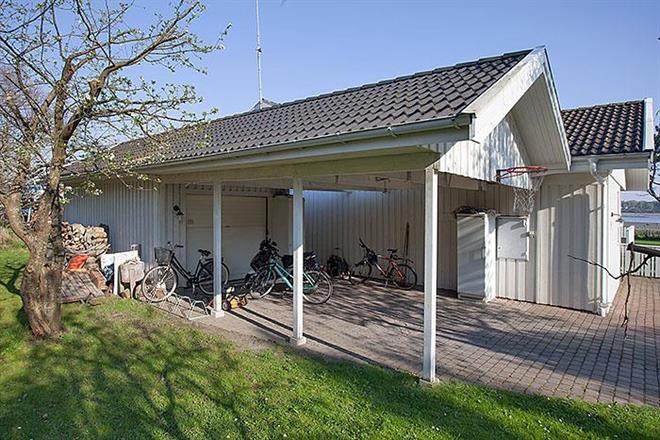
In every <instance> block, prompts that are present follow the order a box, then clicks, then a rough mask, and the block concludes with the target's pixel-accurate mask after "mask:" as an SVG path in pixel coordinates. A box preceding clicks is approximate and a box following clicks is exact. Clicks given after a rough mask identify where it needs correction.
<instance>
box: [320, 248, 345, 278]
mask: <svg viewBox="0 0 660 440" xmlns="http://www.w3.org/2000/svg"><path fill="white" fill-rule="evenodd" d="M334 250H335V251H337V253H336V254H332V255H330V257H328V262H327V263H326V265H325V268H324V269H325V272H326V273H327V274H328V275H330V277H331V278H341V279H342V280H350V279H351V267H350V266H349V265H348V262H347V261H346V259H345V258H344V256H343V252H342V249H341V248H339V247H336V248H335V249H334Z"/></svg>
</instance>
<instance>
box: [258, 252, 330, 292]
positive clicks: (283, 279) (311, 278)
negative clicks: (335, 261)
mask: <svg viewBox="0 0 660 440" xmlns="http://www.w3.org/2000/svg"><path fill="white" fill-rule="evenodd" d="M285 257H286V256H285ZM310 257H311V255H309V254H308V255H306V258H305V268H304V270H303V299H304V300H305V301H306V302H308V303H311V304H323V303H325V302H326V301H328V300H329V299H330V297H331V296H332V291H333V284H332V280H331V279H330V277H329V276H328V275H327V274H326V273H325V272H322V271H320V270H318V268H317V267H316V263H315V260H316V257H315V256H314V257H313V258H310ZM312 260H314V261H312ZM252 267H253V269H255V270H256V274H255V275H254V276H253V277H252V278H251V280H250V296H252V298H263V297H264V296H266V295H268V294H269V293H271V292H272V291H273V289H274V288H275V285H276V284H283V285H284V286H286V290H288V291H292V290H293V270H291V268H287V267H284V264H283V263H282V256H281V255H280V253H279V250H278V249H277V243H275V242H274V241H272V240H271V239H266V240H263V241H262V242H261V244H260V245H259V253H258V254H257V255H256V256H255V257H254V258H253V259H252Z"/></svg>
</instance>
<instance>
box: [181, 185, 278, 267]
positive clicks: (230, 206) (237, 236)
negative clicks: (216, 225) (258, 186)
mask: <svg viewBox="0 0 660 440" xmlns="http://www.w3.org/2000/svg"><path fill="white" fill-rule="evenodd" d="M266 205H267V199H266V198H264V197H235V196H225V197H223V198H222V256H223V258H224V261H225V264H226V265H227V266H228V267H229V272H230V274H231V275H230V278H232V279H236V278H242V277H243V276H245V274H246V273H248V272H249V271H250V260H252V257H253V256H254V254H256V253H257V250H258V249H259V243H260V242H261V240H263V239H264V238H266V224H267V219H266ZM186 211H187V212H186V248H187V249H186V259H187V263H188V268H189V269H190V270H194V269H195V265H196V264H197V260H198V259H199V253H198V252H197V249H200V248H201V249H207V250H210V251H212V250H213V199H212V197H211V196H210V195H206V194H189V195H188V196H187V197H186Z"/></svg>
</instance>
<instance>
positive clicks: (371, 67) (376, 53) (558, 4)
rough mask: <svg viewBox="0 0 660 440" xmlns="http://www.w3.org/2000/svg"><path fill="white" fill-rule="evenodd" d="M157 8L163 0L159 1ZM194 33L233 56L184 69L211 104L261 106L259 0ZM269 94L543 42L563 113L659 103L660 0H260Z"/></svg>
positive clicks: (239, 0)
mask: <svg viewBox="0 0 660 440" xmlns="http://www.w3.org/2000/svg"><path fill="white" fill-rule="evenodd" d="M155 3H157V2H155ZM206 4H207V11H206V12H205V14H204V15H203V17H202V18H201V19H200V20H199V21H198V22H197V24H196V25H194V26H193V29H194V30H195V31H196V32H197V33H198V34H200V35H201V36H202V37H204V38H207V39H209V40H212V39H214V38H215V37H216V36H217V35H218V34H219V33H220V32H221V31H222V30H223V29H224V28H225V26H226V25H227V24H228V23H231V24H232V27H231V30H230V33H229V35H228V36H227V37H226V39H225V47H226V48H225V50H224V51H222V52H216V53H214V54H213V55H212V56H210V57H207V58H206V59H205V60H203V64H204V65H205V66H206V67H207V68H208V72H209V73H208V75H207V76H206V77H202V76H197V75H192V76H189V74H186V75H187V76H186V79H185V80H186V81H191V82H193V83H194V84H195V85H196V86H197V88H198V91H199V92H200V93H201V94H202V95H203V96H204V97H205V103H204V104H202V106H201V108H210V107H217V108H219V110H220V112H221V114H223V115H227V114H232V113H237V112H242V111H246V110H249V109H250V108H251V107H252V105H254V104H255V103H256V102H257V100H258V91H257V75H256V60H255V27H256V26H255V10H254V0H236V1H218V0H215V1H214V0H207V2H206ZM260 7H261V33H262V48H263V58H262V64H263V84H264V95H265V97H266V98H268V99H271V100H274V101H277V102H285V101H289V100H293V99H298V98H304V97H307V96H313V95H317V94H319V93H325V92H330V91H333V90H338V89H342V88H347V87H352V86H358V85H361V84H365V83H369V82H374V81H379V80H383V79H387V78H392V77H396V76H399V75H406V74H410V73H414V72H418V71H423V70H428V69H433V68H436V67H441V66H446V65H451V64H454V63H458V62H464V61H470V60H474V59H478V58H481V57H487V56H493V55H498V54H502V53H505V52H512V51H517V50H522V49H528V48H533V47H536V46H539V45H545V46H546V48H547V50H548V53H549V57H550V62H551V66H552V70H553V74H554V77H555V81H556V84H557V90H558V93H559V98H560V104H561V106H562V108H570V107H576V106H584V105H591V104H597V103H604V102H612V101H622V100H629V99H640V98H644V97H648V96H650V97H653V98H654V100H655V102H656V103H658V105H656V107H657V108H660V40H658V37H660V1H657V0H655V1H635V0H632V1H631V0H628V1H596V2H594V1H582V2H577V1H570V2H569V1H550V2H543V1H525V2H511V1H460V2H448V1H431V0H407V1H394V0H381V1H375V0H350V1H349V0H334V1H329V0H326V1H318V0H304V1H303V0H285V1H282V0H272V1H269V0H261V1H260Z"/></svg>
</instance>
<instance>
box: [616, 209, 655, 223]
mask: <svg viewBox="0 0 660 440" xmlns="http://www.w3.org/2000/svg"><path fill="white" fill-rule="evenodd" d="M621 216H622V217H623V221H624V223H625V224H627V225H640V224H648V225H660V214H658V213H654V214H640V213H634V212H624V213H622V214H621Z"/></svg>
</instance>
